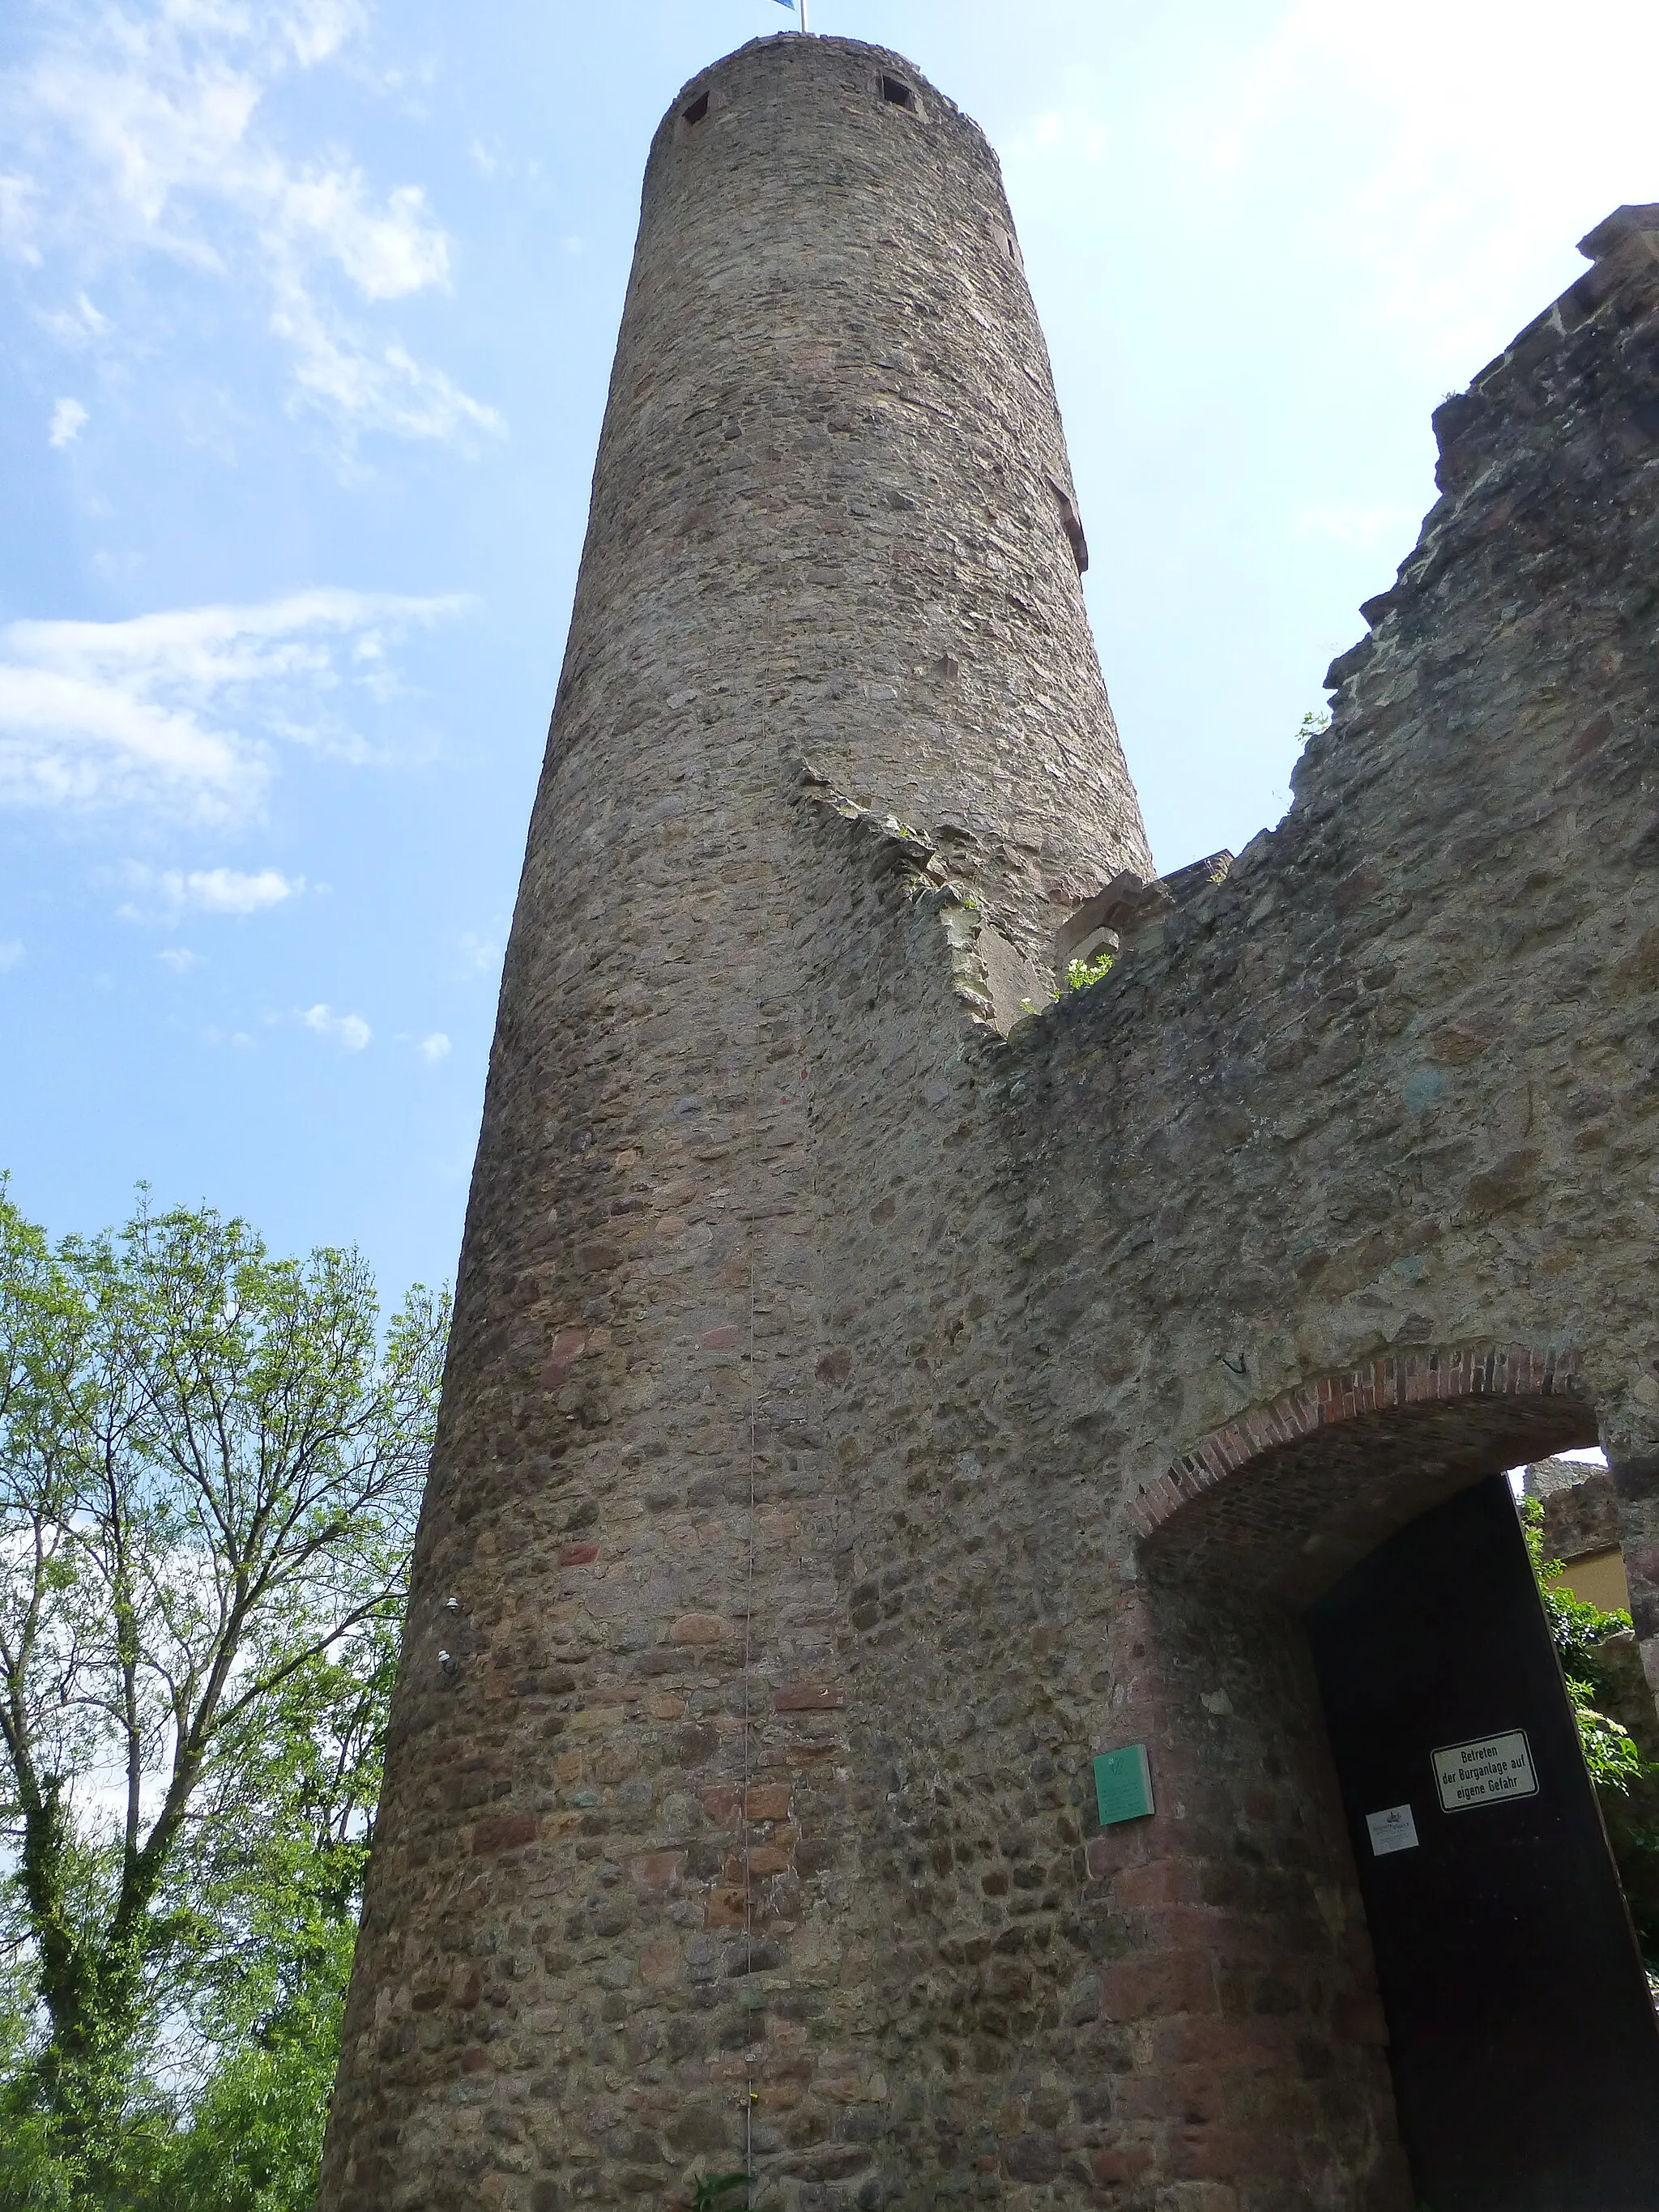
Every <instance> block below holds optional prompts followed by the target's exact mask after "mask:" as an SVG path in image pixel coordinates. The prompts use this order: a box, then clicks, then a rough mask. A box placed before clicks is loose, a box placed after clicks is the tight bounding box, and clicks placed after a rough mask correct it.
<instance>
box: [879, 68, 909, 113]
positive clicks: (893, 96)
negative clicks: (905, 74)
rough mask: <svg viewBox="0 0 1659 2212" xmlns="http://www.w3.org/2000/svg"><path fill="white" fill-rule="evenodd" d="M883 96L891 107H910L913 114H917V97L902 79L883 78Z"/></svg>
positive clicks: (894, 77) (893, 77)
mask: <svg viewBox="0 0 1659 2212" xmlns="http://www.w3.org/2000/svg"><path fill="white" fill-rule="evenodd" d="M881 96H882V98H883V99H884V100H885V101H886V102H887V104H888V106H890V107H908V109H909V110H910V112H911V113H912V114H914V113H915V106H916V95H915V93H914V92H912V91H911V89H910V88H909V86H908V84H906V83H905V82H904V80H903V78H902V77H896V76H884V77H883V79H882V81H881Z"/></svg>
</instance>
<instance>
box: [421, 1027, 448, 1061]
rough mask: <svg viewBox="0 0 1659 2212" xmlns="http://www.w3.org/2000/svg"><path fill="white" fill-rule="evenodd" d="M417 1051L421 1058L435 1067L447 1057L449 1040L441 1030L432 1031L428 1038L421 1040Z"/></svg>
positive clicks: (424, 1037)
mask: <svg viewBox="0 0 1659 2212" xmlns="http://www.w3.org/2000/svg"><path fill="white" fill-rule="evenodd" d="M417 1049H418V1051H419V1053H420V1055H421V1058H422V1060H426V1061H427V1062H428V1063H429V1064H430V1065H431V1066H437V1064H438V1062H439V1061H440V1060H447V1059H448V1057H449V1039H448V1038H447V1036H445V1035H444V1033H443V1031H442V1030H433V1032H432V1034H431V1036H423V1037H422V1039H421V1042H420V1044H419V1046H418V1047H417Z"/></svg>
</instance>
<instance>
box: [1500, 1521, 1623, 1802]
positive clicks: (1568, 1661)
mask: <svg viewBox="0 0 1659 2212" xmlns="http://www.w3.org/2000/svg"><path fill="white" fill-rule="evenodd" d="M1521 1526H1522V1529H1523V1531H1524V1532H1525V1534H1526V1540H1527V1556H1528V1559H1530V1560H1531V1561H1532V1571H1533V1572H1534V1575H1535V1576H1536V1577H1537V1578H1538V1589H1539V1594H1540V1595H1541V1597H1542V1599H1543V1601H1544V1617H1545V1619H1546V1620H1547V1621H1548V1622H1549V1626H1550V1634H1551V1636H1552V1637H1553V1638H1554V1640H1555V1649H1556V1651H1557V1653H1558V1655H1559V1658H1560V1661H1561V1672H1562V1674H1563V1675H1564V1676H1565V1680H1566V1685H1567V1695H1568V1697H1569V1698H1570V1699H1571V1700H1572V1710H1573V1717H1574V1718H1575V1719H1576V1720H1577V1723H1578V1741H1579V1743H1580V1745H1581V1747H1583V1753H1584V1764H1585V1765H1586V1766H1587V1767H1589V1775H1590V1780H1591V1781H1592V1782H1593V1783H1595V1786H1596V1788H1597V1789H1598V1790H1618V1791H1620V1792H1624V1791H1626V1790H1629V1789H1630V1787H1631V1785H1632V1783H1635V1782H1639V1781H1641V1780H1642V1779H1644V1777H1645V1776H1646V1774H1647V1772H1648V1768H1647V1765H1646V1763H1645V1762H1644V1759H1643V1757H1642V1754H1641V1752H1640V1750H1639V1748H1638V1746H1637V1744H1636V1741H1635V1740H1634V1738H1633V1737H1632V1735H1631V1733H1630V1730H1629V1729H1626V1727H1624V1726H1623V1725H1622V1723H1620V1722H1618V1721H1616V1720H1614V1719H1613V1717H1612V1715H1611V1714H1609V1713H1607V1712H1605V1711H1603V1710H1602V1707H1603V1705H1605V1704H1606V1703H1607V1699H1608V1695H1609V1692H1610V1689H1611V1685H1610V1684H1609V1682H1608V1680H1607V1675H1606V1674H1605V1672H1604V1670H1603V1668H1602V1666H1601V1663H1600V1662H1599V1661H1598V1659H1597V1656H1596V1652H1597V1647H1598V1645H1600V1644H1604V1643H1605V1642H1606V1641H1607V1638H1608V1637H1610V1636H1618V1635H1620V1634H1621V1633H1622V1632H1624V1631H1625V1630H1626V1629H1627V1628H1628V1627H1629V1626H1630V1625H1631V1621H1630V1615H1629V1614H1628V1613H1604V1612H1603V1611H1602V1610H1601V1607H1600V1606H1598V1605H1590V1604H1589V1603H1587V1602H1586V1601H1585V1600H1583V1598H1577V1597H1574V1596H1573V1595H1572V1593H1571V1591H1570V1590H1565V1589H1555V1588H1553V1587H1552V1584H1553V1583H1554V1580H1555V1577H1557V1576H1558V1575H1559V1573H1560V1572H1561V1562H1560V1561H1559V1559H1546V1558H1545V1557H1544V1506H1543V1501H1542V1500H1541V1498H1522V1501H1521Z"/></svg>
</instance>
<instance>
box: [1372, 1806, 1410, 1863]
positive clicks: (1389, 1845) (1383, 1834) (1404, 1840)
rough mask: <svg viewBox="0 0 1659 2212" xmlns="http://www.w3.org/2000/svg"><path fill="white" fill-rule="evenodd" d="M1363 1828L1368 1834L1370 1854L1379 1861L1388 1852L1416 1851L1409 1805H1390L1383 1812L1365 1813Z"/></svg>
mask: <svg viewBox="0 0 1659 2212" xmlns="http://www.w3.org/2000/svg"><path fill="white" fill-rule="evenodd" d="M1365 1826H1366V1827H1367V1828H1368V1829H1369V1830H1370V1838H1371V1850H1372V1854H1373V1855H1374V1857H1377V1858H1379V1859H1381V1858H1386V1857H1388V1855H1389V1852H1390V1851H1414V1850H1416V1849H1417V1823H1416V1821H1415V1820H1413V1818H1412V1808H1411V1807H1410V1806H1409V1805H1390V1806H1389V1807H1388V1808H1386V1810H1385V1811H1383V1812H1381V1813H1367V1814H1366V1815H1365Z"/></svg>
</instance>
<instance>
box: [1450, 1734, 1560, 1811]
mask: <svg viewBox="0 0 1659 2212" xmlns="http://www.w3.org/2000/svg"><path fill="white" fill-rule="evenodd" d="M1433 1758H1434V1780H1435V1787H1436V1788H1437V1790H1439V1792H1440V1803H1441V1808H1442V1809H1443V1811H1444V1812H1448V1813H1468V1812H1470V1811H1472V1810H1473V1809H1474V1807H1475V1806H1477V1805H1501V1804H1503V1803H1504V1802H1505V1801H1506V1800H1507V1799H1509V1798H1511V1797H1535V1796H1537V1795H1538V1777H1537V1775H1536V1774H1535V1773H1534V1771H1533V1765H1532V1747H1531V1746H1530V1744H1528V1741H1527V1737H1526V1731H1525V1730H1524V1729H1510V1730H1509V1732H1508V1733H1507V1734H1506V1735H1477V1736H1472V1737H1471V1738H1470V1740H1469V1741H1468V1743H1449V1744H1447V1745H1445V1746H1444V1747H1443V1749H1441V1750H1439V1751H1437V1752H1436V1753H1434V1754H1433Z"/></svg>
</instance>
